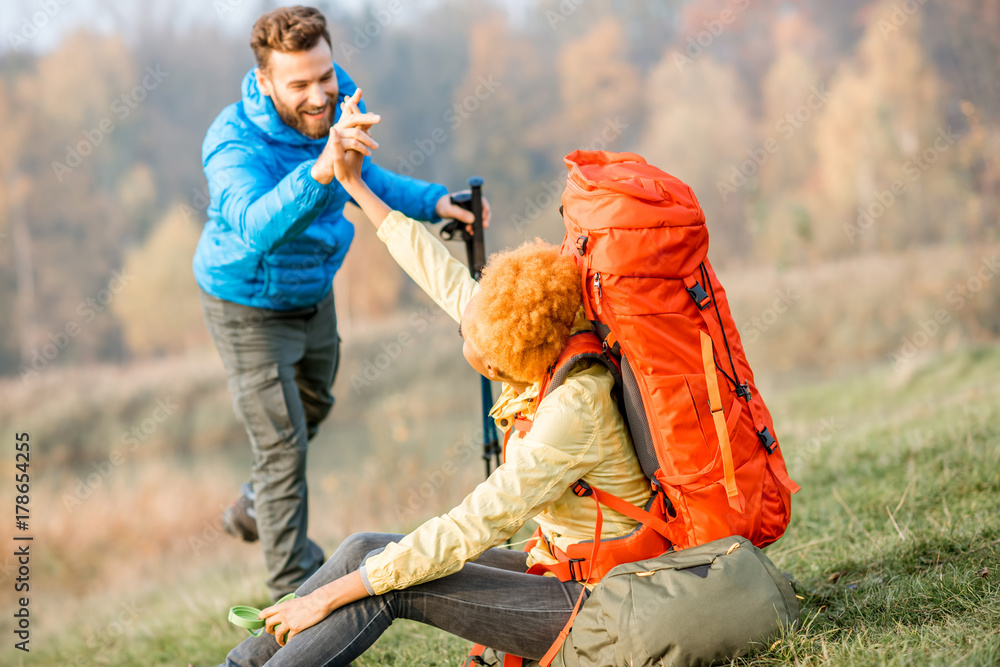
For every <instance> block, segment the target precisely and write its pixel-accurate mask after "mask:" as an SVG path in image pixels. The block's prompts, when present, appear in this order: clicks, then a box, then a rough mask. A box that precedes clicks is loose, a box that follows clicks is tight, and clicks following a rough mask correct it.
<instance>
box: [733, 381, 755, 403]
mask: <svg viewBox="0 0 1000 667" xmlns="http://www.w3.org/2000/svg"><path fill="white" fill-rule="evenodd" d="M736 395H737V396H739V397H740V398H744V399H746V400H748V401H751V400H753V394H751V393H750V383H749V382H747V381H746V380H744V381H743V382H741V383H739V384H738V385H736Z"/></svg>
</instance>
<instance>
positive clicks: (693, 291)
mask: <svg viewBox="0 0 1000 667" xmlns="http://www.w3.org/2000/svg"><path fill="white" fill-rule="evenodd" d="M684 289H686V290H687V293H688V294H690V295H691V298H692V299H694V303H695V305H696V306H698V310H705V309H706V308H708V307H709V305H710V304H711V303H712V300H711V299H710V298H708V292H706V291H705V288H704V287H702V286H701V283H695V284H694V285H691V287H685V288H684Z"/></svg>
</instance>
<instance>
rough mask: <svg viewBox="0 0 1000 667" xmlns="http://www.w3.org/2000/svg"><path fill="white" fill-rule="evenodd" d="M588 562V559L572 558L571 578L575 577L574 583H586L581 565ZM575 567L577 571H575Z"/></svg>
mask: <svg viewBox="0 0 1000 667" xmlns="http://www.w3.org/2000/svg"><path fill="white" fill-rule="evenodd" d="M585 560H587V559H586V558H570V559H569V561H567V562H568V563H569V576H571V577H573V581H578V582H579V581H586V578H585V577H584V576H583V565H581V564H580V563H582V562H584V561H585ZM574 566H575V567H576V569H574Z"/></svg>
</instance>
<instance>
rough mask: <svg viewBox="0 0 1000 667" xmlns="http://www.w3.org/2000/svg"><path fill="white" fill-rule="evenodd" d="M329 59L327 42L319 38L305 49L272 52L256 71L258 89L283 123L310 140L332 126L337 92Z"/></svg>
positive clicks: (321, 135)
mask: <svg viewBox="0 0 1000 667" xmlns="http://www.w3.org/2000/svg"><path fill="white" fill-rule="evenodd" d="M332 61H333V53H332V52H331V51H330V45H329V44H327V43H326V40H325V39H321V40H319V42H317V43H316V46H314V47H313V48H311V49H309V50H308V51H293V52H287V53H284V52H281V51H273V52H271V54H270V55H269V57H268V61H267V68H266V69H264V70H262V69H260V68H257V70H255V72H256V75H257V84H258V86H260V90H261V92H262V93H264V94H265V95H267V96H268V97H270V98H271V101H272V102H273V103H274V108H275V110H276V111H277V112H278V116H280V117H281V120H282V121H284V123H285V125H287V126H289V127H291V128H292V129H295V130H298V131H299V132H301V133H302V134H304V135H306V136H307V137H310V138H312V139H322V138H323V137H325V136H327V135H328V134H329V133H330V128H331V127H333V116H334V112H335V110H336V107H335V105H336V104H337V95H338V93H339V92H340V91H339V89H338V87H337V76H336V74H335V73H334V71H333V64H332Z"/></svg>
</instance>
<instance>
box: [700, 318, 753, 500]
mask: <svg viewBox="0 0 1000 667" xmlns="http://www.w3.org/2000/svg"><path fill="white" fill-rule="evenodd" d="M700 333H701V360H702V362H703V363H704V364H705V379H706V380H707V381H708V407H709V409H710V410H711V411H712V419H713V420H714V421H715V432H716V433H717V434H718V436H719V449H720V450H721V451H722V471H723V473H724V474H725V477H726V495H727V496H729V506H730V507H731V508H733V510H735V511H737V512H742V511H743V503H742V502H740V489H739V487H737V486H736V468H735V467H734V466H733V448H732V443H731V442H730V441H729V429H728V428H727V427H726V417H725V414H724V413H723V411H722V395H721V394H720V393H719V378H718V376H717V375H716V373H715V352H713V350H712V337H711V336H709V335H708V334H707V333H705V332H704V331H701V332H700Z"/></svg>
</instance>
